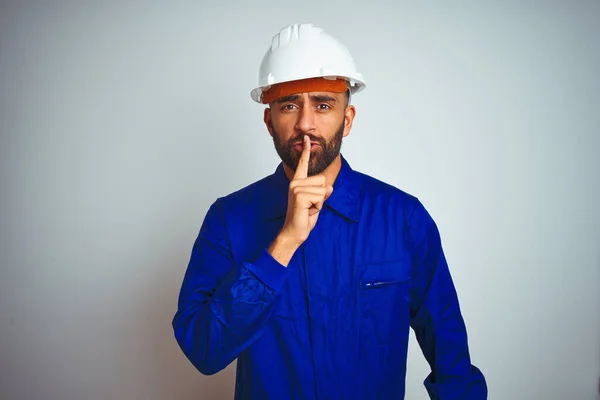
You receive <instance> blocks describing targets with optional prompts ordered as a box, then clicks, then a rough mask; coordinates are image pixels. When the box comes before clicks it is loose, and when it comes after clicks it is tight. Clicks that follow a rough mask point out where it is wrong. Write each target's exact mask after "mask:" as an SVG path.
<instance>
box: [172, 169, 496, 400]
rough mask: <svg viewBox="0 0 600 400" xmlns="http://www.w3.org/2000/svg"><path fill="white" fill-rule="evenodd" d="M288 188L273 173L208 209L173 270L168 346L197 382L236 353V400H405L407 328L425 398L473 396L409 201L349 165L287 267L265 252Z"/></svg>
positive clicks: (438, 252)
mask: <svg viewBox="0 0 600 400" xmlns="http://www.w3.org/2000/svg"><path fill="white" fill-rule="evenodd" d="M288 185H289V181H288V178H287V177H286V175H285V172H284V170H283V166H282V164H279V166H278V167H277V169H276V171H275V173H274V174H272V175H270V176H268V177H266V178H264V179H262V180H260V181H258V182H255V183H253V184H251V185H250V186H248V187H246V188H244V189H241V190H239V191H237V192H235V193H232V194H230V195H228V196H225V197H222V198H219V199H217V200H216V201H215V202H214V203H213V204H212V206H211V207H210V209H209V211H208V213H207V214H206V217H205V219H204V222H203V224H202V228H201V229H200V233H199V235H198V237H197V239H196V241H195V243H194V246H193V250H192V254H191V259H190V262H189V265H188V268H187V271H186V273H185V277H184V280H183V284H182V288H181V293H180V296H179V304H178V310H177V313H176V315H175V317H174V319H173V328H174V331H175V337H176V339H177V341H178V343H179V345H180V347H181V349H182V350H183V352H184V353H185V355H186V356H187V357H188V358H189V360H190V361H191V362H192V363H193V364H194V366H195V367H196V368H197V369H198V370H199V371H200V372H201V373H203V374H206V375H210V374H214V373H216V372H218V371H220V370H222V369H223V368H225V367H226V366H227V365H229V364H230V363H231V362H232V361H233V360H235V359H236V358H237V359H238V363H237V373H236V387H235V399H236V400H245V399H253V400H254V399H260V400H266V399H276V400H282V399H298V400H300V399H301V400H310V399H321V400H324V399H343V400H351V399H357V400H358V399H360V400H365V399H394V400H397V399H398V400H399V399H403V398H404V393H405V375H406V358H407V349H408V339H409V328H410V327H412V328H413V329H414V331H415V334H416V337H417V339H418V342H419V345H420V347H421V349H422V351H423V354H424V355H425V357H426V359H427V361H428V362H429V365H430V366H431V371H432V372H431V374H430V375H429V376H428V377H427V378H426V379H425V387H426V389H427V391H428V393H429V396H430V397H431V398H432V399H442V400H449V399H485V398H487V387H486V382H485V378H484V376H483V375H482V373H481V372H480V371H479V369H478V368H476V367H475V366H473V365H472V364H471V360H470V356H469V350H468V345H467V333H466V328H465V324H464V321H463V318H462V316H461V313H460V308H459V303H458V299H457V295H456V291H455V288H454V285H453V283H452V278H451V276H450V272H449V270H448V265H447V263H446V259H445V257H444V253H443V250H442V245H441V241H440V235H439V232H438V229H437V227H436V224H435V222H434V221H433V219H432V218H431V216H430V215H429V213H428V212H427V211H426V209H425V208H424V207H423V205H422V204H421V202H420V201H419V200H418V199H417V198H415V197H413V196H411V195H409V194H407V193H405V192H403V191H401V190H399V189H397V188H395V187H393V186H390V185H388V184H385V183H383V182H380V181H378V180H376V179H374V178H372V177H369V176H367V175H364V174H361V173H359V172H357V171H354V170H352V169H351V167H350V166H349V164H348V163H347V161H346V160H345V159H344V158H343V157H342V167H341V170H340V173H339V175H338V177H337V179H336V181H335V183H334V191H333V193H332V195H331V197H330V198H329V199H328V200H327V201H326V202H325V206H324V207H323V210H322V211H321V213H320V215H319V219H318V221H317V224H316V225H315V227H314V229H313V230H312V231H311V233H310V235H309V237H308V239H307V240H306V241H305V242H304V244H303V245H302V246H300V248H298V250H297V251H296V252H295V254H294V256H293V258H292V260H291V261H290V263H289V266H288V267H287V268H286V267H284V266H282V265H281V264H279V263H278V262H277V261H276V260H275V259H274V258H273V257H272V256H271V255H270V254H269V253H268V252H267V250H266V249H267V247H268V246H269V245H270V244H271V242H272V241H273V239H274V238H275V237H276V235H277V234H278V233H279V231H280V229H281V227H282V226H283V223H284V220H285V214H286V209H287V193H288Z"/></svg>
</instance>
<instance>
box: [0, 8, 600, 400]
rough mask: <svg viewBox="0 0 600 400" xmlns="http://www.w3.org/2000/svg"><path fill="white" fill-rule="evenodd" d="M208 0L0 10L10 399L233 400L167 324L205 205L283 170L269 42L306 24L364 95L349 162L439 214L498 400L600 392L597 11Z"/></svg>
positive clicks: (4, 322) (419, 390)
mask: <svg viewBox="0 0 600 400" xmlns="http://www.w3.org/2000/svg"><path fill="white" fill-rule="evenodd" d="M217 3H218V2H208V1H203V0H197V1H171V2H162V4H158V2H153V1H150V2H139V3H136V2H131V1H130V2H117V1H114V2H106V1H104V2H82V1H79V2H77V1H58V0H57V1H35V2H34V1H17V0H13V1H10V2H7V1H4V2H2V4H1V5H0V101H1V102H0V107H1V108H0V113H1V114H0V135H1V137H0V140H1V141H0V189H1V194H2V195H1V197H0V224H1V242H0V246H1V247H0V266H1V276H0V398H2V399H7V400H13V399H42V398H43V399H61V400H62V399H67V400H70V399H90V400H94V399H231V398H232V395H233V387H234V372H235V368H234V367H235V364H232V365H231V366H230V367H228V368H227V369H226V370H224V371H222V372H220V373H219V374H217V375H215V376H211V377H205V376H202V375H201V374H200V373H199V372H197V371H196V370H195V369H194V368H193V367H192V365H191V364H190V363H189V362H188V361H187V360H186V359H185V357H184V356H183V354H182V353H181V351H180V350H179V348H178V346H177V344H176V342H175V339H174V338H173V332H172V328H171V319H172V317H173V314H174V313H175V310H176V300H177V295H178V292H179V288H180V284H181V279H182V277H183V273H184V271H185V268H186V266H187V262H188V260H189V255H190V251H191V246H192V244H193V241H194V239H195V237H196V235H197V233H198V230H199V228H200V225H201V223H202V220H203V218H204V215H205V213H206V210H207V209H208V206H209V205H210V204H211V203H212V202H213V201H214V200H215V199H216V198H217V197H219V196H222V195H226V194H228V193H230V192H232V191H234V190H237V189H239V188H241V187H243V186H245V185H247V184H249V183H251V182H253V181H255V180H258V179H260V178H262V177H263V176H265V175H267V174H270V173H272V172H273V171H274V169H275V167H276V166H277V163H278V162H279V159H278V158H277V154H276V153H275V151H274V150H273V145H272V141H271V139H270V137H269V135H268V133H267V131H266V129H265V128H264V125H263V123H262V107H261V106H260V105H258V104H255V103H253V102H252V101H251V99H250V95H249V91H250V90H251V89H252V88H253V87H254V86H255V84H256V83H257V74H258V66H259V63H260V61H261V59H262V56H263V54H264V52H265V51H266V49H267V47H268V45H269V43H270V40H271V36H272V35H273V34H274V33H276V32H277V31H278V30H279V29H280V28H281V27H283V26H285V25H288V24H290V23H294V22H314V23H315V24H317V25H318V26H321V27H323V28H325V29H326V30H327V31H329V32H330V33H332V34H333V35H335V36H337V37H338V38H340V39H341V40H342V41H343V42H344V43H345V44H346V45H347V46H348V48H349V49H350V51H351V52H352V53H353V55H354V57H355V59H356V62H357V64H358V67H359V70H360V71H361V72H362V73H363V74H364V76H365V78H366V80H367V84H368V87H367V89H366V90H365V91H364V92H362V93H360V94H358V95H357V96H356V97H354V104H355V105H356V107H357V111H358V112H357V117H356V120H355V125H354V128H353V130H352V133H351V135H350V136H349V137H348V138H346V139H345V141H344V147H343V150H342V151H343V154H344V155H345V157H346V158H347V159H348V161H349V162H350V164H351V166H352V167H353V168H354V169H357V170H360V171H362V172H365V173H367V174H369V175H373V176H375V177H377V178H379V179H381V180H383V181H385V182H388V183H391V184H393V185H395V186H397V187H399V188H401V189H403V190H405V191H407V192H409V193H412V194H414V195H416V196H417V197H419V198H420V199H421V200H422V201H423V203H424V204H425V206H426V207H427V208H428V210H429V211H430V212H431V214H432V215H433V217H434V219H435V220H436V222H437V223H438V225H439V227H440V231H441V234H442V241H443V245H444V249H445V251H446V255H447V258H448V261H449V264H450V267H451V271H452V274H453V277H454V279H455V283H456V286H457V289H458V292H459V297H460V301H461V307H462V310H463V312H464V317H465V320H466V323H467V327H468V331H469V343H470V347H471V354H472V359H473V363H474V364H475V365H477V366H478V367H480V368H481V370H482V371H483V372H484V374H485V376H486V378H487V381H488V385H489V390H490V399H510V400H513V399H517V400H518V399H526V400H530V399H543V400H548V399H565V400H579V399H584V400H591V399H596V398H597V397H596V396H597V391H598V377H599V375H600V234H599V229H600V216H599V211H598V203H599V201H598V196H599V195H600V173H599V172H600V161H599V159H598V156H597V152H598V149H599V148H600V129H599V128H600V94H599V93H600V78H599V76H600V75H599V74H600V23H599V22H598V21H599V20H600V3H599V2H598V1H587V2H585V1H572V2H567V1H566V0H565V1H562V2H560V1H547V2H543V1H538V2H533V1H521V2H514V1H509V2H495V3H496V4H492V2H475V1H473V2H464V1H463V2H453V4H449V3H445V2H435V3H431V2H430V3H428V4H424V2H416V1H415V2H409V1H404V2H398V1H395V2H389V3H387V4H386V3H383V2H378V1H365V2H363V1H360V2H359V1H348V0H346V1H302V2H299V1H295V2H293V1H292V2H284V1H280V2H276V1H236V2H231V1H230V2H225V1H224V2H220V3H218V5H217ZM459 3H460V4H459ZM413 339H414V337H413ZM408 364H409V367H408V374H407V377H406V381H407V396H406V398H407V399H426V398H427V395H426V393H425V390H424V388H423V386H422V381H423V379H424V378H425V376H426V375H427V373H428V366H427V363H426V362H425V361H424V359H423V356H422V355H421V353H420V350H419V348H418V346H417V345H416V344H415V342H414V341H413V342H412V343H411V347H410V356H409V360H408Z"/></svg>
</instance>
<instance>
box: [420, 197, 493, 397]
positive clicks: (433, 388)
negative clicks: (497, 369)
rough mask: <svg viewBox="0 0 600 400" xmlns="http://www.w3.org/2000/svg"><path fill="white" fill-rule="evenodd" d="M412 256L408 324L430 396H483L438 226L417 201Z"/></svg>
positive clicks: (481, 380)
mask: <svg viewBox="0 0 600 400" xmlns="http://www.w3.org/2000/svg"><path fill="white" fill-rule="evenodd" d="M408 224H409V235H408V236H409V240H408V242H409V243H410V247H411V250H412V260H413V280H412V282H413V286H412V288H411V326H412V328H413V330H414V332H415V335H416V337H417V341H418V342H419V346H420V347H421V350H422V351H423V355H424V356H425V358H426V359H427V362H428V363H429V365H430V367H431V374H429V376H428V377H427V378H426V379H425V382H424V384H425V388H426V389H427V392H428V393H429V397H430V398H431V399H432V400H437V399H439V400H450V399H465V400H466V399H468V400H481V399H486V398H487V385H486V382H485V378H484V376H483V374H482V373H481V371H479V369H477V367H475V366H473V365H472V364H471V359H470V356H469V348H468V343H467V331H466V327H465V323H464V321H463V318H462V315H461V312H460V307H459V303H458V298H457V294H456V290H455V288H454V284H453V282H452V278H451V276H450V271H449V270H448V264H447V263H446V259H445V257H444V252H443V250H442V244H441V239H440V234H439V231H438V228H437V226H436V224H435V222H434V221H433V219H432V218H431V216H430V215H429V213H428V212H427V211H426V210H425V208H424V207H423V205H422V204H421V203H420V202H417V205H416V207H415V209H414V210H413V212H412V214H411V215H410V217H409V221H408Z"/></svg>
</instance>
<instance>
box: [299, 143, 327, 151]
mask: <svg viewBox="0 0 600 400" xmlns="http://www.w3.org/2000/svg"><path fill="white" fill-rule="evenodd" d="M317 147H321V145H320V144H319V143H317V142H310V151H313V150H314V149H316V148H317ZM294 149H295V150H296V151H300V152H302V150H304V144H303V143H302V142H297V143H294Z"/></svg>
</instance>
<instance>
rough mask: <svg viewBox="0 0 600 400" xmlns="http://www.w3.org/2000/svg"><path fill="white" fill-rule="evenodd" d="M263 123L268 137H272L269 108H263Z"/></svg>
mask: <svg viewBox="0 0 600 400" xmlns="http://www.w3.org/2000/svg"><path fill="white" fill-rule="evenodd" d="M263 121H265V125H266V126H267V130H268V131H269V135H271V137H273V131H272V130H271V125H272V123H271V109H270V108H269V107H267V108H265V114H264V116H263Z"/></svg>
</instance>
